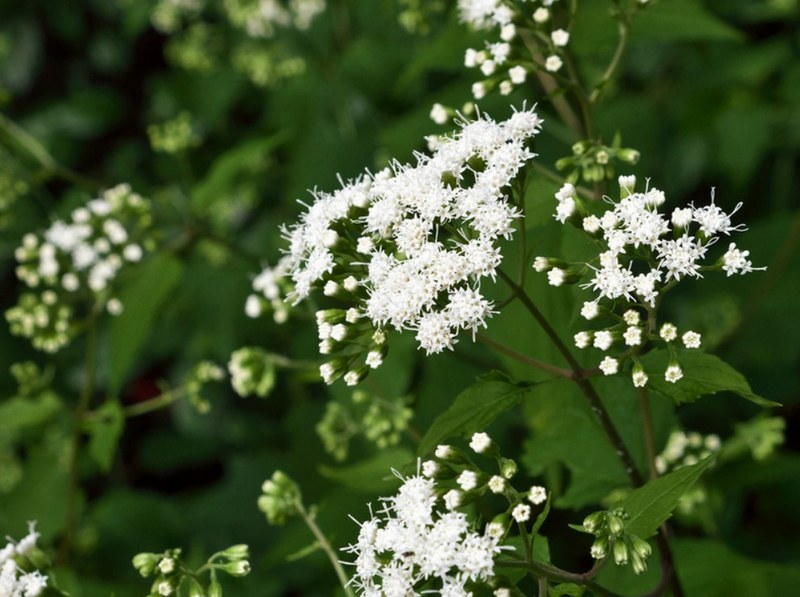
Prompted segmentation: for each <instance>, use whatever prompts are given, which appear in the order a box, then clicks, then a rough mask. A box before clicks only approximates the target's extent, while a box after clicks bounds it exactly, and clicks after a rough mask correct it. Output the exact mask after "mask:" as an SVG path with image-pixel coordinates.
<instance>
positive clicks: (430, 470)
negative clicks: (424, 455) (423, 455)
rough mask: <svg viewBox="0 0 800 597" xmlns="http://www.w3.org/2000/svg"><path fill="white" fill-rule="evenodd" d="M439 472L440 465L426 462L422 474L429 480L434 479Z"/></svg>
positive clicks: (431, 461) (430, 461) (434, 462)
mask: <svg viewBox="0 0 800 597" xmlns="http://www.w3.org/2000/svg"><path fill="white" fill-rule="evenodd" d="M438 471H439V463H438V462H436V461H435V460H426V461H425V462H423V463H422V474H423V475H425V476H426V477H428V478H431V477H433V476H434V475H436V473H437V472H438Z"/></svg>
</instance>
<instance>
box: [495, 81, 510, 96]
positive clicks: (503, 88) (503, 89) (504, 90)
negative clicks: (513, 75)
mask: <svg viewBox="0 0 800 597" xmlns="http://www.w3.org/2000/svg"><path fill="white" fill-rule="evenodd" d="M497 90H498V91H499V92H500V95H511V92H512V91H514V85H513V84H512V83H511V81H508V80H505V81H500V85H498V86H497Z"/></svg>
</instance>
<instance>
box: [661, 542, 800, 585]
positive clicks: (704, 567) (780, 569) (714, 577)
mask: <svg viewBox="0 0 800 597" xmlns="http://www.w3.org/2000/svg"><path fill="white" fill-rule="evenodd" d="M674 551H675V559H676V566H675V568H676V570H677V571H678V576H680V579H681V584H682V585H683V588H684V591H685V592H686V594H687V595H702V596H703V597H739V596H741V597H750V596H751V595H794V594H796V593H797V587H798V586H800V568H798V567H797V566H796V565H782V564H776V563H773V562H761V561H758V560H754V559H751V558H748V557H746V556H744V555H741V554H738V553H736V552H735V551H733V550H732V549H731V548H730V547H728V546H727V545H723V544H722V543H718V542H716V541H712V540H708V539H682V540H678V541H675V542H674Z"/></svg>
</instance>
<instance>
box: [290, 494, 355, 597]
mask: <svg viewBox="0 0 800 597" xmlns="http://www.w3.org/2000/svg"><path fill="white" fill-rule="evenodd" d="M295 506H296V507H297V511H298V512H299V513H300V516H302V517H303V520H304V521H305V523H306V526H308V528H309V529H310V530H311V533H312V534H313V535H314V538H315V539H316V540H317V544H318V545H319V546H320V548H322V551H324V552H325V554H326V555H327V556H328V559H329V560H330V562H331V565H332V566H333V569H334V570H335V571H336V576H337V577H338V578H339V582H340V583H341V585H342V588H343V589H344V592H345V593H347V595H348V597H355V595H354V594H353V590H352V589H351V588H350V586H349V585H348V584H347V583H348V581H347V575H346V574H345V573H344V568H342V563H341V562H340V561H339V558H337V557H336V552H335V551H334V549H333V547H332V546H331V544H330V542H329V541H328V539H327V538H326V537H325V535H324V534H323V532H322V531H321V530H320V528H319V527H318V526H317V523H316V521H315V520H314V515H313V514H311V513H309V512H308V511H307V510H306V508H305V506H304V505H303V502H302V500H300V499H297V500H296V501H295Z"/></svg>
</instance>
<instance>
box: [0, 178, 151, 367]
mask: <svg viewBox="0 0 800 597" xmlns="http://www.w3.org/2000/svg"><path fill="white" fill-rule="evenodd" d="M150 223H151V215H150V206H149V203H148V202H147V201H146V200H144V199H142V197H140V196H139V195H137V194H136V193H133V192H132V191H131V188H130V186H128V185H127V184H121V185H118V186H116V187H114V188H111V189H108V190H107V191H105V192H104V193H103V194H102V195H101V196H100V197H98V198H96V199H92V200H91V201H89V202H88V203H87V204H86V205H85V206H81V207H78V208H77V209H75V210H73V211H72V213H71V214H70V218H69V220H56V221H55V222H53V224H52V225H51V226H50V227H49V228H48V229H47V230H45V231H44V232H43V233H42V234H39V235H37V234H33V233H29V234H26V235H25V237H24V238H23V239H22V245H21V246H20V247H18V248H17V249H16V251H15V253H14V255H15V257H16V259H17V261H18V262H19V265H18V266H17V269H16V273H17V277H18V278H19V279H20V280H21V281H22V282H23V283H24V284H25V285H26V286H28V287H29V288H31V289H35V290H36V291H38V294H33V293H26V294H23V296H22V297H21V298H20V302H19V304H18V305H17V306H16V307H13V308H11V309H9V310H8V312H7V313H6V318H7V319H8V321H9V323H10V325H11V331H12V332H13V333H15V334H18V335H21V336H25V337H28V338H31V340H32V342H33V345H34V346H35V347H36V348H39V349H41V350H44V351H47V352H55V351H57V350H58V349H60V348H61V347H62V346H64V345H65V344H66V343H67V342H69V339H70V331H71V330H70V327H71V324H72V318H73V313H74V309H73V305H74V304H75V303H77V302H79V301H80V300H82V299H86V298H87V297H91V299H92V301H93V302H94V303H95V304H96V305H97V306H105V308H106V309H107V310H108V312H109V313H111V314H112V315H118V314H119V313H121V312H122V309H123V305H122V303H121V302H120V301H119V299H117V298H114V297H113V296H112V294H111V289H110V286H111V284H112V282H113V281H114V279H115V278H116V277H117V275H118V274H119V272H120V271H121V270H122V269H124V268H125V267H126V265H127V264H130V263H135V262H138V261H140V260H141V259H142V257H143V256H144V254H145V250H146V248H147V246H146V245H147V244H148V243H149V242H150V241H149V240H148V239H146V238H145V233H146V231H147V228H148V227H149V226H150Z"/></svg>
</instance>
